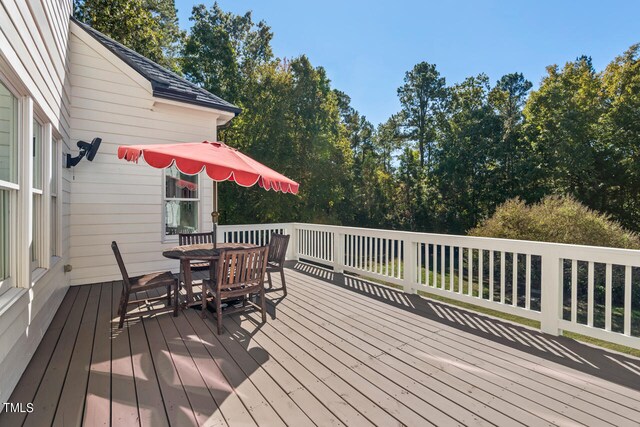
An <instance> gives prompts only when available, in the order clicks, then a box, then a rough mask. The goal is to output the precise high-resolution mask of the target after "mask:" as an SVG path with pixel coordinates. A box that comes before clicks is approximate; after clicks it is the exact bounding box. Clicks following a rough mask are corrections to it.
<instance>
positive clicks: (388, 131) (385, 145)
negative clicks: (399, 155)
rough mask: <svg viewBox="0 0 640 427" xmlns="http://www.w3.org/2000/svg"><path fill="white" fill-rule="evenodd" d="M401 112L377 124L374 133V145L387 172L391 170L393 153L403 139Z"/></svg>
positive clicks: (402, 116) (402, 117)
mask: <svg viewBox="0 0 640 427" xmlns="http://www.w3.org/2000/svg"><path fill="white" fill-rule="evenodd" d="M404 120H405V119H404V115H403V113H402V112H400V113H396V114H393V115H392V116H391V117H389V119H387V121H386V122H384V123H381V124H379V125H378V128H377V129H376V134H375V138H374V140H375V147H376V150H377V151H378V153H379V154H380V157H381V161H382V164H383V166H384V170H385V171H386V172H387V173H391V172H393V166H392V161H393V158H394V153H395V152H397V151H398V150H399V149H400V148H401V147H402V144H403V143H404V141H405V137H404V135H403V134H402V123H403V122H404Z"/></svg>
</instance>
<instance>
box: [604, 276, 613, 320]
mask: <svg viewBox="0 0 640 427" xmlns="http://www.w3.org/2000/svg"><path fill="white" fill-rule="evenodd" d="M612 270H613V267H612V265H611V264H609V263H607V266H606V273H605V274H606V279H605V280H606V282H605V296H604V330H605V331H611V305H612V301H611V288H612V275H613V272H612Z"/></svg>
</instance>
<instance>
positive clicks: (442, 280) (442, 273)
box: [440, 245, 445, 290]
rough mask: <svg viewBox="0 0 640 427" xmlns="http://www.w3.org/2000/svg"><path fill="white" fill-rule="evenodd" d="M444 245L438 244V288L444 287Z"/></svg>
mask: <svg viewBox="0 0 640 427" xmlns="http://www.w3.org/2000/svg"><path fill="white" fill-rule="evenodd" d="M444 251H445V246H444V245H440V288H441V289H442V290H444V289H445V277H444V275H445V259H444V258H445V256H444Z"/></svg>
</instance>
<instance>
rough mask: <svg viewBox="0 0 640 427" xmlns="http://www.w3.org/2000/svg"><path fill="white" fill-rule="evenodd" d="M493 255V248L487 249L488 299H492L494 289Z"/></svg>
mask: <svg viewBox="0 0 640 427" xmlns="http://www.w3.org/2000/svg"><path fill="white" fill-rule="evenodd" d="M494 256H495V254H494V253H493V250H489V301H493V291H494V283H493V280H494V277H493V275H494V272H493V269H494V264H495V260H494Z"/></svg>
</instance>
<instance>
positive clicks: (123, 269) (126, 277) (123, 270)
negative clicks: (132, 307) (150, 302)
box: [111, 241, 131, 292]
mask: <svg viewBox="0 0 640 427" xmlns="http://www.w3.org/2000/svg"><path fill="white" fill-rule="evenodd" d="M111 250H113V254H114V255H115V257H116V261H117V262H118V267H120V273H122V284H123V285H124V288H125V289H126V291H127V292H128V291H129V289H130V287H131V283H130V281H129V274H127V268H126V267H125V266H124V261H123V260H122V255H121V254H120V249H119V248H118V244H117V243H116V242H115V241H114V242H111Z"/></svg>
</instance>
